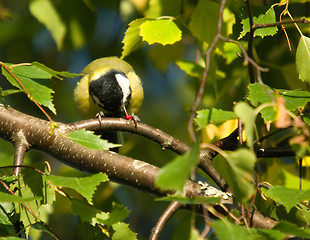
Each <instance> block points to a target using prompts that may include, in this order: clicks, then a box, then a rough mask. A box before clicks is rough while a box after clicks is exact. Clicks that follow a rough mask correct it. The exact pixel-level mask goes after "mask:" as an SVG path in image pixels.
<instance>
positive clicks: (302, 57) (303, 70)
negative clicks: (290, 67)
mask: <svg viewBox="0 0 310 240" xmlns="http://www.w3.org/2000/svg"><path fill="white" fill-rule="evenodd" d="M309 66H310V38H308V37H306V36H304V35H302V36H301V38H300V40H299V43H298V46H297V51H296V69H297V73H298V76H299V78H300V80H302V81H304V82H308V83H309V82H310V68H309Z"/></svg>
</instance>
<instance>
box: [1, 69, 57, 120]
mask: <svg viewBox="0 0 310 240" xmlns="http://www.w3.org/2000/svg"><path fill="white" fill-rule="evenodd" d="M8 66H9V64H8ZM11 71H12V72H13V74H14V75H15V76H16V77H17V78H18V80H19V81H20V83H21V84H22V85H23V86H24V88H25V90H24V89H23V88H22V87H21V85H20V84H19V83H18V82H17V81H16V79H15V78H14V77H13V76H12V75H11V74H9V72H7V71H6V70H5V69H4V68H2V74H3V75H4V76H5V77H6V78H7V79H8V81H9V82H10V83H11V84H12V85H13V86H14V87H17V88H18V89H20V90H22V91H26V92H27V94H28V97H29V98H30V99H33V100H35V101H36V102H38V103H39V104H41V105H43V106H45V107H48V108H49V109H50V110H51V111H52V112H53V113H54V114H56V109H55V107H54V105H53V103H52V100H53V97H52V93H54V91H53V89H52V85H53V82H54V81H53V80H52V79H51V77H52V75H51V74H50V73H48V72H46V71H43V70H42V69H40V68H38V67H36V66H16V67H14V68H11Z"/></svg>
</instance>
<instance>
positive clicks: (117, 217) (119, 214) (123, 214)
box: [101, 203, 129, 226]
mask: <svg viewBox="0 0 310 240" xmlns="http://www.w3.org/2000/svg"><path fill="white" fill-rule="evenodd" d="M128 216H129V211H128V209H127V208H126V207H124V206H123V205H121V204H117V203H113V207H112V210H111V212H110V213H109V218H108V219H106V220H102V221H101V223H103V224H104V225H107V226H111V225H113V224H115V223H117V222H120V221H123V220H124V219H126V218H127V217H128Z"/></svg>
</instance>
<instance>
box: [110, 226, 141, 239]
mask: <svg viewBox="0 0 310 240" xmlns="http://www.w3.org/2000/svg"><path fill="white" fill-rule="evenodd" d="M112 227H113V230H114V231H115V233H114V234H113V235H112V240H123V239H126V240H136V239H137V234H136V233H134V232H133V231H131V230H130V229H129V227H128V224H126V223H116V224H114V225H113V226H112Z"/></svg>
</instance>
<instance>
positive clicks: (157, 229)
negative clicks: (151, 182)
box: [149, 202, 182, 240]
mask: <svg viewBox="0 0 310 240" xmlns="http://www.w3.org/2000/svg"><path fill="white" fill-rule="evenodd" d="M181 206H182V204H181V203H178V202H172V203H170V205H169V206H168V208H167V209H166V210H165V212H164V213H163V214H162V215H161V217H160V218H159V220H158V221H157V223H156V225H155V226H154V228H153V229H152V232H151V235H150V238H149V240H157V239H158V238H159V235H160V233H161V232H162V230H163V228H164V226H165V224H166V223H167V222H168V220H169V219H170V218H171V217H172V216H173V214H174V213H175V212H176V211H177V210H178V209H179V208H180V207H181Z"/></svg>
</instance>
